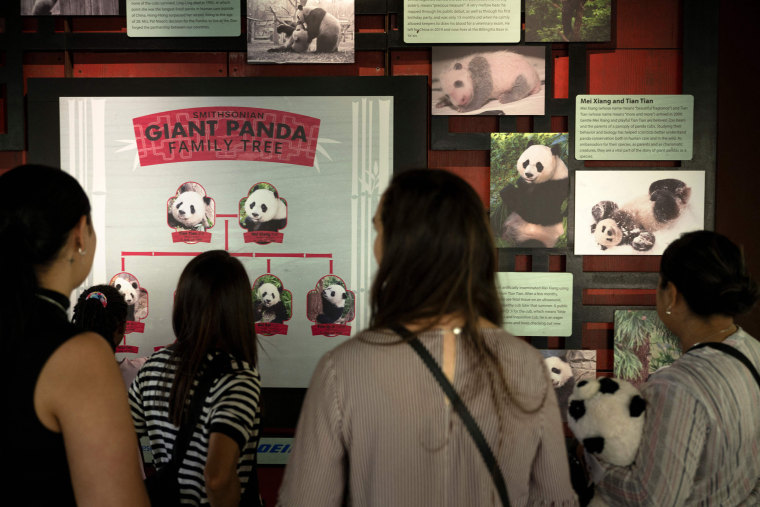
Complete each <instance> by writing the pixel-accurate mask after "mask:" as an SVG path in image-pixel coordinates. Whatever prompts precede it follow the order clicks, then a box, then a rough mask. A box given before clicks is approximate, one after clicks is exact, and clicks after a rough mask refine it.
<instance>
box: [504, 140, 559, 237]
mask: <svg viewBox="0 0 760 507" xmlns="http://www.w3.org/2000/svg"><path fill="white" fill-rule="evenodd" d="M566 159H567V134H564V133H545V134H492V135H491V228H492V229H493V231H494V237H495V242H496V246H498V247H505V248H510V247H517V248H561V247H565V246H567V204H568V197H569V194H570V180H569V171H568V168H567V165H566V164H565V160H566Z"/></svg>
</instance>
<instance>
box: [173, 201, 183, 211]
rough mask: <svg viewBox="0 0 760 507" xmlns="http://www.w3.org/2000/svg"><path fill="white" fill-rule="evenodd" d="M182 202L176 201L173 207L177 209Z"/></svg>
mask: <svg viewBox="0 0 760 507" xmlns="http://www.w3.org/2000/svg"><path fill="white" fill-rule="evenodd" d="M182 204H183V203H182V202H178V203H177V204H175V205H174V207H175V208H177V209H179V207H180V206H182Z"/></svg>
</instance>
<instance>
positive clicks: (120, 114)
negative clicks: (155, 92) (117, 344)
mask: <svg viewBox="0 0 760 507" xmlns="http://www.w3.org/2000/svg"><path fill="white" fill-rule="evenodd" d="M393 101H394V97H393V96H368V97H367V96H365V97H361V96H359V97H355V96H327V97H316V96H294V97H279V96H256V97H251V96H219V97H208V96H204V97H197V96H196V97H193V96H176V97H165V96H162V97H158V96H156V97H150V96H140V97H128V96H117V97H61V99H60V102H59V108H60V110H59V118H60V147H61V150H60V154H61V166H62V167H63V168H64V169H65V170H67V171H70V172H71V173H72V174H74V175H75V176H76V177H77V178H78V179H79V181H80V182H81V183H82V185H83V186H84V187H85V190H86V191H87V192H88V194H89V195H90V197H91V200H92V204H93V217H94V223H95V227H96V232H97V235H98V251H97V252H98V253H97V256H96V260H95V265H94V269H93V272H92V273H91V276H90V279H88V281H87V282H86V283H108V281H112V280H114V279H115V278H117V277H118V279H119V280H120V282H121V285H128V287H127V290H129V291H132V292H134V297H135V300H136V301H142V303H141V304H140V306H141V307H140V310H139V311H138V312H136V313H135V315H137V316H138V317H136V318H135V322H133V323H130V326H129V328H128V334H127V335H126V337H125V341H124V344H123V346H122V347H121V348H120V349H119V350H121V351H123V352H125V353H129V354H135V353H136V354H138V355H148V354H150V353H152V352H153V350H154V349H155V348H157V347H161V346H166V345H168V344H170V343H171V342H172V341H173V340H174V335H173V332H172V326H171V310H172V302H173V297H174V290H175V288H176V283H177V280H178V279H179V275H180V273H181V271H182V269H183V268H184V267H185V265H186V264H187V262H188V261H189V260H190V259H191V258H192V257H193V256H195V255H198V254H199V253H201V252H203V251H206V250H211V249H222V250H226V251H227V252H229V253H230V254H231V255H233V256H235V257H237V258H238V259H240V261H241V262H242V263H243V265H244V266H245V268H246V271H247V273H248V276H249V278H250V280H251V284H252V287H251V289H252V297H253V298H254V300H258V301H259V302H263V301H264V300H267V301H268V302H269V301H270V300H271V298H272V297H273V296H272V292H276V293H277V294H276V296H275V298H276V302H280V303H283V302H284V303H286V304H285V305H283V308H284V309H283V310H281V311H279V312H276V311H274V310H272V311H263V312H262V316H260V318H262V319H263V321H262V323H261V324H262V328H259V324H257V329H258V331H259V333H260V341H261V343H262V350H261V353H260V369H261V373H262V378H263V379H264V382H265V385H267V386H268V387H305V386H306V385H307V384H308V381H309V378H310V376H311V372H312V370H313V367H314V365H315V364H316V361H317V360H318V358H319V357H320V356H321V355H322V354H323V353H324V352H325V351H327V350H329V349H331V348H333V347H334V346H335V345H337V344H338V343H340V342H341V341H343V340H345V339H346V338H347V337H348V336H350V335H353V334H355V332H357V331H358V330H360V329H362V328H364V327H366V326H367V324H368V318H369V313H368V310H369V306H368V294H369V288H370V285H371V282H372V276H373V274H374V270H375V268H376V266H375V264H374V260H373V257H372V243H373V241H374V232H373V230H372V215H373V213H374V210H375V208H376V206H377V203H378V201H379V198H380V195H381V193H382V191H383V190H384V188H385V187H386V186H387V184H388V182H389V180H390V177H391V175H392V173H393V135H392V133H393V132H392V129H393ZM130 287H131V288H130ZM257 289H260V290H257ZM328 289H329V290H328ZM323 293H325V298H327V299H325V298H322V299H321V300H320V298H321V296H322V294H323ZM330 298H332V299H330ZM332 302H337V306H338V307H339V308H338V310H337V311H336V312H337V313H336V312H333V313H332V314H330V312H329V311H328V306H330V305H331V304H332ZM262 309H263V310H267V308H264V307H262ZM140 316H142V317H143V318H142V319H140V318H139V317H140ZM262 330H264V331H265V333H262Z"/></svg>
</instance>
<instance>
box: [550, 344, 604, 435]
mask: <svg viewBox="0 0 760 507" xmlns="http://www.w3.org/2000/svg"><path fill="white" fill-rule="evenodd" d="M540 352H541V355H543V356H544V366H546V371H547V373H548V374H549V379H550V380H551V383H552V387H554V393H555V394H556V396H557V404H558V405H559V410H560V412H561V413H562V419H563V420H565V419H566V417H567V405H568V400H569V399H570V395H571V394H572V392H573V389H574V388H575V386H576V385H577V383H578V382H580V381H582V380H587V379H591V378H594V377H595V376H596V351H595V350H575V349H571V350H541V351H540Z"/></svg>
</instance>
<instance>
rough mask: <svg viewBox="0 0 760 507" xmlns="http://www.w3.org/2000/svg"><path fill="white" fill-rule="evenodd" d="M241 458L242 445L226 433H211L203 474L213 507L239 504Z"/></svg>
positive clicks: (207, 493)
mask: <svg viewBox="0 0 760 507" xmlns="http://www.w3.org/2000/svg"><path fill="white" fill-rule="evenodd" d="M239 459H240V447H239V446H238V443H237V442H236V441H235V440H233V439H232V438H230V437H228V436H227V435H225V434H224V433H216V432H214V433H211V435H210V436H209V440H208V455H207V457H206V468H205V469H204V471H203V476H204V478H205V479H206V495H208V501H209V503H210V504H211V505H212V507H227V506H237V505H238V504H239V503H240V479H239V478H238V474H237V465H238V460H239ZM253 473H256V471H255V470H254V471H253Z"/></svg>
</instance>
